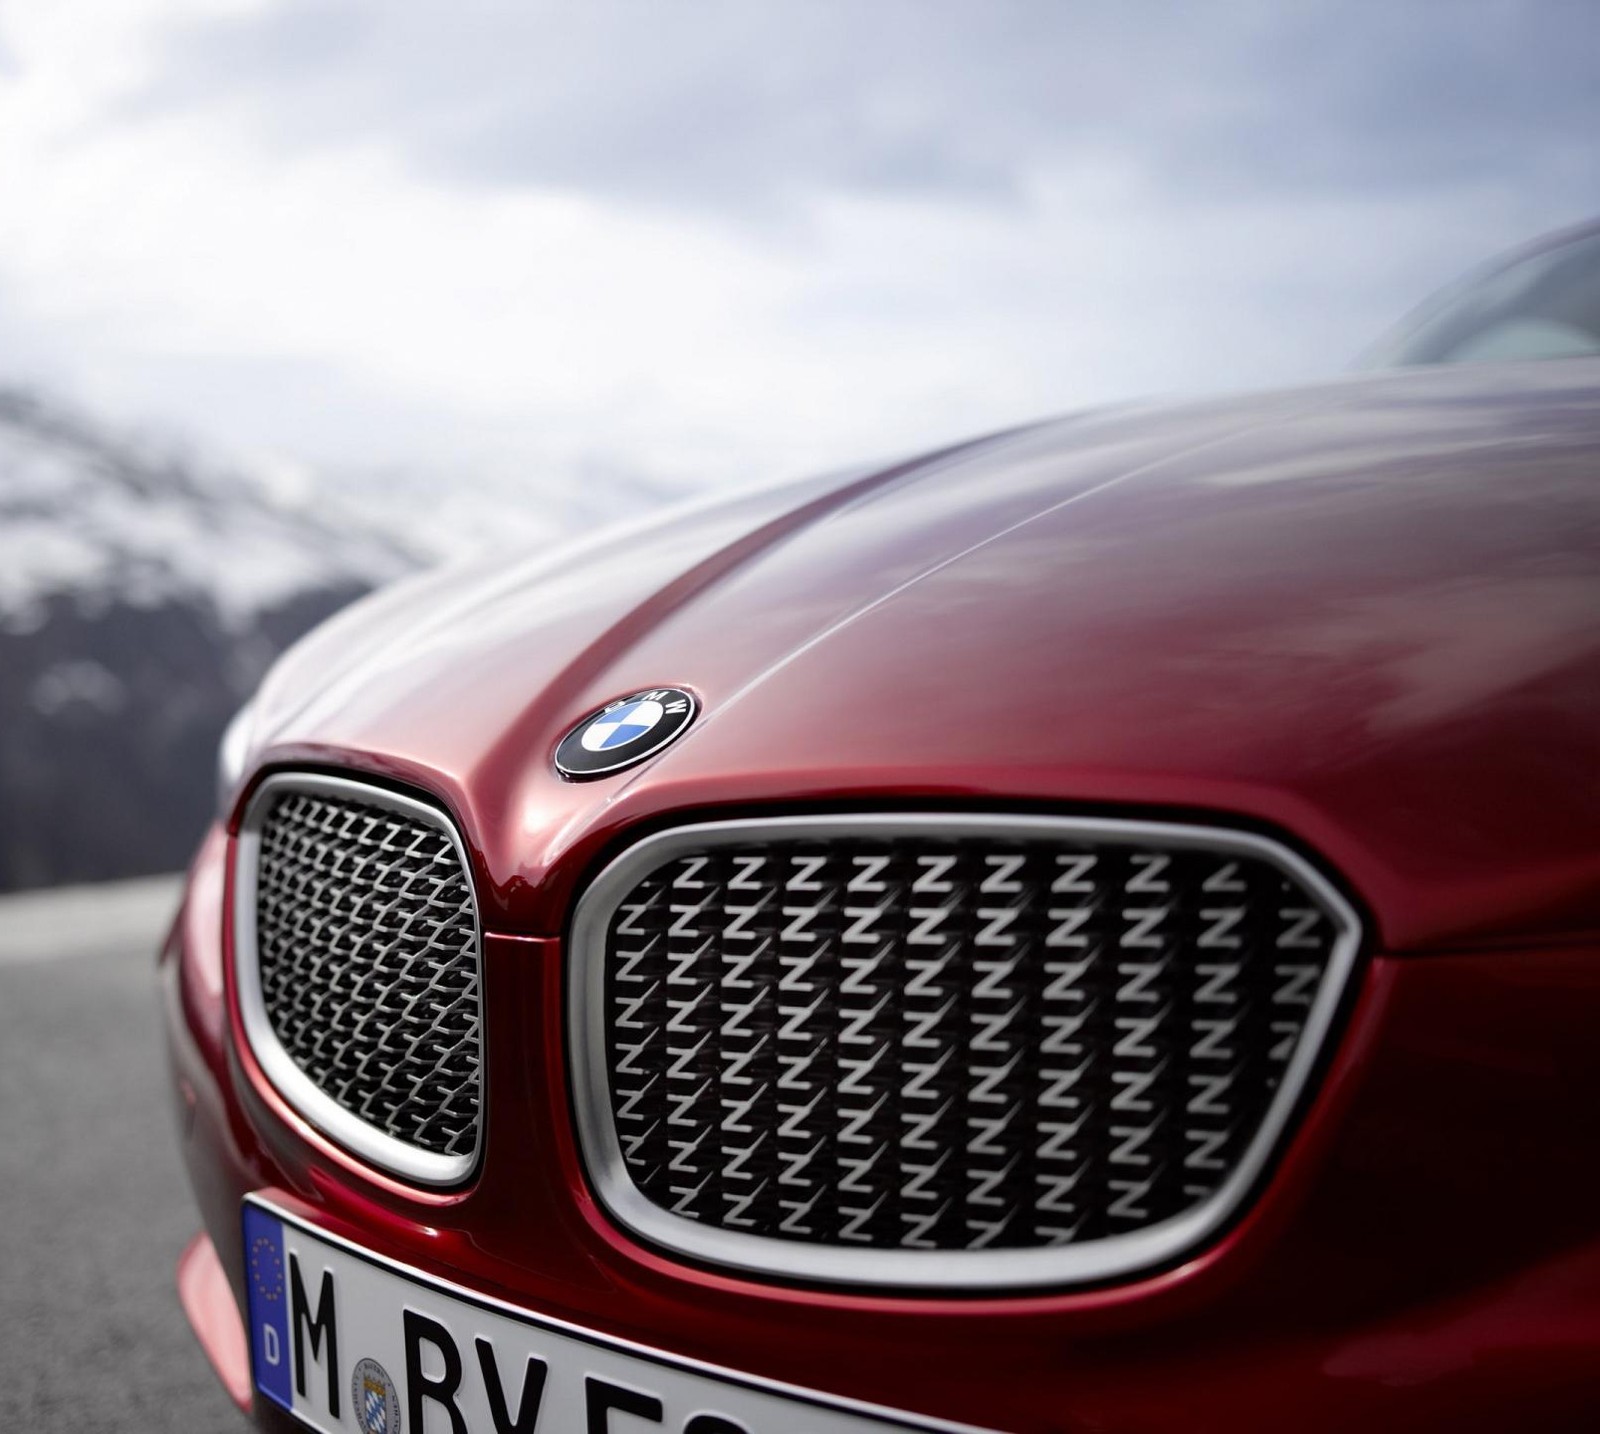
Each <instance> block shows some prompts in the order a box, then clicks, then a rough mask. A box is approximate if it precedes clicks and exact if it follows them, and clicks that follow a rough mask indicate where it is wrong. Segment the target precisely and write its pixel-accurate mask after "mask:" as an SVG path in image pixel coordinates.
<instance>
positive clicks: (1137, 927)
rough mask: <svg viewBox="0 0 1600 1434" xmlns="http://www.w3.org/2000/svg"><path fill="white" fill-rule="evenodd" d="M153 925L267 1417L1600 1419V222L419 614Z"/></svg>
mask: <svg viewBox="0 0 1600 1434" xmlns="http://www.w3.org/2000/svg"><path fill="white" fill-rule="evenodd" d="M221 767H222V771H221V782H220V793H219V799H218V806H217V814H216V820H215V823H214V825H213V826H212V828H211V830H210V832H209V834H208V835H206V837H205V838H204V841H203V843H202V844H201V846H200V849H199V851H198V854H197V855H196V857H195V859H194V863H193V866H192V869H191V871H190V874H189V879H188V886H187V892H186V897H185V901H184V905H183V907H182V910H181V912H180V914H179V917H178V920H177V922H176V925H175V927H174V929H173V931H172V933H171V936H170V938H169V939H168V941H167V943H166V946H165V948H164V950H163V952H162V955H161V961H160V974H161V984H162V991H163V1003H164V1012H165V1022H166V1029H167V1033H168V1046H169V1050H170V1070H171V1084H172V1091H173V1098H174V1101H175V1105H176V1109H177V1112H178V1118H179V1124H180V1128H181V1143H182V1149H183V1155H184V1158H185V1160H186V1162H187V1166H188V1170H189V1174H190V1177H191V1180H192V1183H193V1188H194V1192H195V1197H196V1200H197V1203H198V1207H199V1213H200V1220H201V1226H200V1229H199V1231H198V1233H197V1234H196V1235H195V1237H194V1240H193V1242H192V1243H191V1244H190V1246H189V1247H188V1249H187V1250H186V1251H185V1253H184V1255H183V1258H182V1261H181V1264H180V1267H179V1270H178V1284H179V1290H180V1294H181V1297H182V1301H183V1305H184V1308H185V1310H186V1311H187V1313H188V1316H189V1319H190V1321H191V1322H192V1324H193V1326H194V1329H195V1332H196V1334H197V1335H198V1336H199V1339H200V1342H201V1344H202V1345H203V1346H204V1349H205V1351H206V1353H207V1355H208V1356H209V1358H210V1360H211V1362H212V1363H213V1364H214V1366H215V1368H216V1370H217V1373H218V1374H219V1376H220V1377H221V1379H222V1381H223V1382H224V1384H225V1385H226V1387H227V1389H228V1390H229V1392H230V1393H231V1395H232V1397H233V1398H234V1400H235V1401H236V1402H237V1404H238V1405H239V1407H240V1409H242V1410H244V1411H246V1412H247V1413H249V1414H250V1415H251V1417H252V1418H253V1419H254V1420H255V1421H256V1422H257V1424H258V1425H259V1426H260V1427H261V1428H263V1429H267V1430H288V1429H306V1428H309V1429H316V1430H322V1431H336V1430H337V1431H362V1434H507V1431H520V1434H530V1431H540V1434H559V1431H584V1434H602V1431H613V1434H644V1431H648V1430H657V1429H659V1430H663V1431H671V1434H774V1431H790V1430H794V1431H812V1434H836V1431H839V1432H840V1434H842V1431H859V1434H867V1431H887V1430H903V1431H904V1430H909V1431H919V1430H920V1431H926V1430H954V1429H985V1430H1008V1431H1047V1430H1048V1431H1084V1434H1088V1431H1104V1434H1124V1431H1127V1434H1132V1431H1184V1432H1185V1434H1198V1431H1202V1430H1228V1431H1232V1432H1233V1434H1240V1431H1250V1430H1261V1431H1269V1430H1270V1431H1274V1434H1279V1431H1283V1430H1300V1431H1309V1430H1330V1431H1331V1430H1338V1431H1341V1434H1347V1432H1348V1431H1349V1430H1352V1429H1360V1430H1363V1431H1379V1430H1422V1429H1449V1430H1453V1431H1461V1430H1468V1429H1485V1430H1508V1429H1527V1430H1539V1431H1544V1434H1549V1431H1556V1430H1566V1429H1592V1428H1594V1427H1596V1425H1597V1424H1600V226H1595V227H1591V228H1589V229H1586V230H1582V231H1578V232H1575V233H1567V234H1563V235H1559V236H1556V237H1555V238H1553V239H1550V240H1546V241H1543V242H1542V243H1540V244H1538V245H1535V246H1533V247H1532V248H1530V249H1528V250H1525V251H1523V252H1520V253H1518V254H1516V255H1514V256H1512V257H1511V258H1510V259H1508V260H1505V261H1503V262H1501V263H1499V264H1496V265H1493V266H1490V267H1489V268H1488V269H1486V270H1484V271H1482V272H1480V273H1478V274H1476V275H1473V276H1471V277H1470V278H1469V279H1467V280H1466V281H1463V282H1462V283H1461V284H1459V285H1458V286H1456V287H1455V288H1454V289H1452V290H1450V291H1448V292H1447V293H1445V294H1444V295H1442V296H1441V297H1440V298H1439V299H1438V300H1436V301H1435V302H1434V303H1432V304H1430V305H1429V306H1427V307H1425V308H1424V309H1423V310H1421V311H1419V312H1418V313H1417V314H1416V315H1415V316H1413V318H1411V319H1410V320H1408V321H1407V322H1406V323H1405V324H1403V325H1402V326H1401V328H1400V329H1399V330H1398V331H1397V333H1396V334H1395V335H1394V336H1393V337H1392V338H1391V339H1390V340H1388V341H1386V342H1385V343H1384V344H1383V345H1381V346H1380V347H1379V348H1378V349H1377V350H1375V351H1374V352H1373V354H1372V355H1371V356H1370V359H1369V361H1368V366H1367V367H1366V368H1364V369H1363V370H1361V371H1359V372H1357V373H1355V374H1352V375H1349V376H1346V377H1344V378H1341V379H1339V380H1337V381H1335V382H1331V383H1327V384H1325V385H1322V386H1318V387H1306V388H1300V389H1295V390H1290V391H1281V392H1272V393H1266V394H1258V395H1252V396H1248V397H1229V398H1219V399H1210V400H1206V401H1202V402H1194V403H1189V404H1174V405H1169V406H1165V407H1159V408H1157V407H1130V408H1120V409H1114V410H1105V411H1098V412H1091V413H1086V414H1080V415H1076V416H1069V417H1066V418H1063V419H1059V420H1056V421H1053V422H1047V423H1042V424H1038V425H1034V426H1031V427H1027V428H1023V429H1019V430H1014V431H1010V432H1006V433H1001V434H998V435H994V436H990V437H986V438H982V439H978V440H976V441H973V442H969V443H964V444H961V445H958V446H955V447H951V448H947V449H944V450H942V451H939V452H934V453H930V454H926V455H923V456H920V457H918V458H915V459H914V460H911V461H906V462H902V463H899V464H896V465H893V466H888V467H882V468H875V469H872V470H870V471H856V472H853V473H851V474H848V475H845V476H837V475H836V476H833V477H830V478H823V479H816V480H809V481H804V482H797V483H789V484H787V485H784V486H779V487H769V488H766V489H760V490H754V491H748V492H743V493H740V494H737V495H734V496H731V497H729V496H723V497H720V498H718V499H716V500H715V501H710V502H704V503H701V504H700V505H699V506H696V507H692V508H689V509H684V510H679V511H675V512H672V513H669V514H667V515H665V516H661V517H655V518H651V519H650V520H648V521H645V522H642V523H639V524H636V525H635V526H633V527H632V528H630V529H626V530H619V531H615V532H610V533H605V534H601V535H599V536H596V537H593V538H591V539H589V540H588V541H586V542H584V543H581V544H578V545H576V546H570V547H566V548H561V549H557V550H553V551H550V552H548V553H538V554H531V555H528V556H527V557H526V558H525V559H521V560H519V561H517V562H515V563H512V564H510V565H505V564H500V565H495V566H482V567H479V568H476V569H474V570H470V571H467V570H461V569H454V570H451V571H448V572H443V573H437V574H433V575H428V576H424V577H422V578H420V579H416V580H412V581H410V582H409V583H406V584H402V585H399V586H396V587H393V588H390V589H387V590H385V591H382V592H379V593H377V594H376V595H374V596H372V597H370V598H368V599H366V600H364V601H363V602H361V603H359V604H357V605H356V606H354V607H353V608H350V609H348V610H347V611H345V612H344V613H343V614H341V615H339V616H338V617H336V618H335V619H333V620H332V621H331V622H329V623H327V624H326V625H325V626H323V627H322V628H320V629H319V630H317V631H316V632H314V633H313V634H311V635H310V636H309V637H307V638H306V639H304V640H303V641H302V642H301V643H299V645H298V646H296V647H295V648H293V649H292V650H291V651H290V652H289V653H288V654H286V655H285V657H284V658H283V659H282V660H281V661H280V662H279V663H278V665H277V666H276V667H275V669H274V670H273V671H272V672H271V673H270V674H269V676H268V677H267V679H266V681H265V683H264V684H263V685H262V687H261V689H260V691H259V693H258V694H257V695H256V697H255V698H254V700H253V701H252V702H251V703H250V704H249V705H248V706H247V708H246V709H245V710H244V711H243V712H242V713H241V714H240V716H239V718H238V719H237V720H236V721H235V723H234V724H233V726H232V727H231V728H230V730H229V733H228V736H227V738H226V740H225V742H224V744H223V751H222V760H221Z"/></svg>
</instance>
